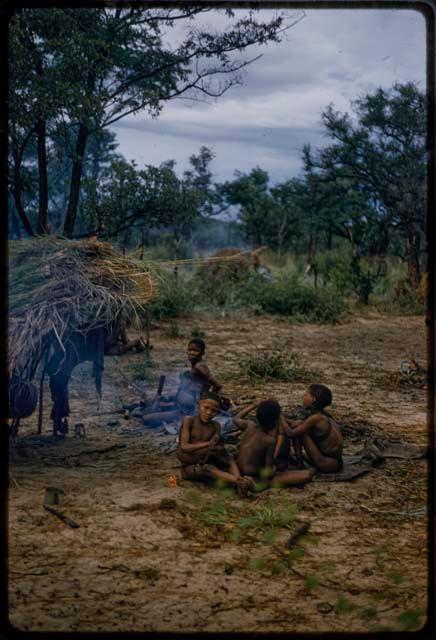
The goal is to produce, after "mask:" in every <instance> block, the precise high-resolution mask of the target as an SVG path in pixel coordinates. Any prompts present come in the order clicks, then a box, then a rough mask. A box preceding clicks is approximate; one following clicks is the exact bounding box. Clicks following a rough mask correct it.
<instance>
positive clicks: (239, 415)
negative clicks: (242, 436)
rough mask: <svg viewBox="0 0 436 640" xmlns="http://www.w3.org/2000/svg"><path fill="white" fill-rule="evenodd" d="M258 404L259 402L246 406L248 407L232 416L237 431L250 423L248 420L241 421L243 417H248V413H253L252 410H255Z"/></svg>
mask: <svg viewBox="0 0 436 640" xmlns="http://www.w3.org/2000/svg"><path fill="white" fill-rule="evenodd" d="M258 404H259V400H258V401H256V402H253V403H252V404H250V405H248V407H245V408H244V409H241V411H238V413H237V414H236V415H235V416H233V423H234V424H235V426H236V427H237V428H238V429H246V428H247V427H248V423H249V422H250V420H243V418H245V416H246V415H248V414H249V413H250V411H253V409H255V408H256V407H257V406H258Z"/></svg>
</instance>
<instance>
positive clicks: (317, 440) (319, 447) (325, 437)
mask: <svg viewBox="0 0 436 640" xmlns="http://www.w3.org/2000/svg"><path fill="white" fill-rule="evenodd" d="M331 402H332V393H331V391H330V389H328V387H326V386H324V385H323V384H312V385H310V387H309V388H308V390H307V391H306V392H305V394H304V396H303V406H304V407H305V408H306V409H307V410H308V412H309V416H308V417H307V418H306V419H305V420H301V421H288V422H287V425H286V427H285V432H286V435H287V436H288V437H290V438H293V439H296V440H300V442H301V445H302V447H303V449H304V451H305V453H306V455H307V458H308V461H309V464H310V465H313V466H314V467H316V469H317V470H318V471H321V472H322V473H336V472H337V471H340V470H341V469H342V449H343V438H342V434H341V432H340V429H339V427H338V425H337V424H336V422H335V421H334V419H333V417H332V416H331V415H330V414H329V413H328V412H327V411H325V407H328V406H329V404H331Z"/></svg>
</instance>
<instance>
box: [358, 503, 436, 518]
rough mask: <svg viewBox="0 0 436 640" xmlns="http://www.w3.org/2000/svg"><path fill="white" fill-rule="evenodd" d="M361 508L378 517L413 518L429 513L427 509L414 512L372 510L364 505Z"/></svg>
mask: <svg viewBox="0 0 436 640" xmlns="http://www.w3.org/2000/svg"><path fill="white" fill-rule="evenodd" d="M360 506H361V507H362V509H365V511H368V512H369V513H375V514H377V515H383V516H394V515H398V516H404V517H405V518H407V517H409V518H413V517H417V516H424V515H425V514H426V513H427V507H420V508H419V509H415V510H412V511H380V510H378V509H370V508H369V507H367V506H365V505H364V504H361V505H360Z"/></svg>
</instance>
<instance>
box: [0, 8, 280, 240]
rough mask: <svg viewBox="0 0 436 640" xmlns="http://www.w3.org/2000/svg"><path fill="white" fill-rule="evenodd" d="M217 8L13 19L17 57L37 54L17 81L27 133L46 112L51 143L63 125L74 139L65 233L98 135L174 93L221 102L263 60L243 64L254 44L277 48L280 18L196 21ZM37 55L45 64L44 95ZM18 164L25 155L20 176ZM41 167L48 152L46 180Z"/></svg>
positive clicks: (29, 14) (26, 14) (52, 13)
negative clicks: (181, 29)
mask: <svg viewBox="0 0 436 640" xmlns="http://www.w3.org/2000/svg"><path fill="white" fill-rule="evenodd" d="M210 10H211V9H210V8H206V7H201V6H195V7H191V6H189V5H180V6H179V7H177V8H169V9H165V8H160V9H141V8H139V9H138V8H125V9H121V8H117V9H115V10H112V9H50V10H49V11H47V10H44V9H23V10H21V12H19V13H18V14H17V16H15V18H14V19H13V21H12V23H11V33H12V43H14V45H15V46H14V50H13V51H12V56H13V57H14V58H15V56H16V55H17V54H20V60H25V59H26V58H27V59H29V58H28V57H27V56H28V53H29V52H32V55H33V58H30V60H31V74H30V77H29V78H27V77H26V74H24V73H22V69H20V70H19V69H18V67H17V69H16V73H15V77H14V92H15V98H16V101H18V100H19V96H20V94H21V93H22V92H23V89H22V86H21V85H22V83H23V82H24V81H25V82H24V84H25V87H26V91H27V92H28V93H29V95H30V96H31V98H32V99H31V100H30V101H29V104H30V105H31V107H30V109H29V113H28V114H27V115H28V117H29V123H28V127H27V129H26V133H25V135H24V136H23V137H24V138H25V137H31V136H32V135H34V131H33V128H34V127H36V126H37V125H38V122H39V115H40V114H44V118H43V120H44V126H45V127H46V128H45V129H44V138H45V136H46V135H47V132H46V129H47V126H50V125H52V124H54V125H55V126H56V128H59V127H63V129H64V135H65V138H66V139H67V138H68V139H69V140H71V136H72V135H74V140H73V141H72V142H69V144H70V146H71V149H72V166H71V178H70V190H69V197H68V205H67V211H66V216H65V223H64V233H65V235H67V236H72V235H73V232H74V227H75V223H76V216H77V207H78V203H79V197H80V189H81V181H82V177H83V167H84V159H85V153H86V146H87V143H88V140H89V137H90V135H91V134H92V133H95V132H96V131H99V130H101V129H103V128H104V127H108V126H109V125H111V124H114V123H115V122H117V121H119V120H120V119H121V118H124V117H125V116H127V115H129V114H134V113H138V112H139V111H142V110H145V111H147V112H148V113H149V114H150V115H152V116H154V117H156V116H157V115H158V114H159V113H160V111H161V109H162V108H163V105H164V104H165V102H166V101H168V100H171V99H173V98H175V97H180V96H182V95H186V96H190V97H193V96H195V94H199V93H200V94H204V95H207V96H211V97H219V96H221V95H222V94H223V93H224V92H225V91H227V90H228V89H229V88H230V87H232V86H234V85H235V84H238V83H240V82H241V79H242V71H243V69H244V68H245V67H246V66H247V65H248V64H250V63H251V62H253V61H254V60H256V59H257V57H258V56H257V57H254V58H252V59H244V58H242V57H241V55H240V54H241V52H243V51H245V50H246V49H247V48H248V47H250V46H251V45H254V44H266V43H268V42H278V41H279V39H280V33H281V31H282V30H283V29H284V28H286V27H284V18H283V16H282V15H277V16H276V17H275V18H274V19H272V20H271V21H270V22H268V23H263V22H260V21H257V20H256V19H255V12H254V11H249V12H247V13H246V14H245V15H244V17H242V18H236V17H235V14H234V13H233V12H232V11H231V10H229V9H227V10H225V14H226V15H227V17H228V19H229V26H228V28H224V29H223V30H222V31H210V30H202V29H201V28H198V27H197V26H196V25H195V22H193V18H194V17H196V16H199V15H200V14H203V13H205V12H207V11H210ZM183 20H185V21H186V24H187V25H190V26H189V28H188V29H187V31H186V33H185V36H184V38H183V39H182V40H181V41H180V42H179V43H177V41H176V39H174V40H173V42H174V44H173V46H170V45H169V44H168V32H169V31H171V30H172V29H173V28H175V27H176V26H177V25H178V24H179V23H180V22H181V21H183ZM290 26H291V25H290ZM23 33H25V34H26V37H25V38H24V37H23ZM17 42H20V47H21V48H19V47H18V45H17ZM37 59H38V60H39V59H40V60H42V61H43V74H42V76H41V78H42V79H41V82H40V84H39V85H38V90H37V82H36V78H37V76H38V72H37V62H36V60H37ZM23 64H24V65H25V63H23ZM23 64H22V66H23ZM48 103H50V108H48V107H47V104H48ZM41 105H44V108H42V106H41ZM46 107H47V108H46ZM42 134H43V131H42V129H41V137H42ZM41 149H42V147H41ZM18 151H19V150H18ZM19 160H20V157H19V154H18V156H17V162H16V170H17V175H18V176H19V171H20V165H19ZM43 164H44V163H43V158H42V156H41V165H40V176H41V172H42V171H43ZM18 195H19V194H18ZM17 209H18V204H17ZM18 210H19V209H18ZM19 213H20V210H19ZM20 216H21V213H20ZM22 219H23V221H24V218H22ZM23 224H24V222H23Z"/></svg>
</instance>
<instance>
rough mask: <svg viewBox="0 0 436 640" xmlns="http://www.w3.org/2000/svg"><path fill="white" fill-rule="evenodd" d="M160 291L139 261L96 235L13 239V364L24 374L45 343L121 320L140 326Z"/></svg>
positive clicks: (39, 354) (10, 248)
mask: <svg viewBox="0 0 436 640" xmlns="http://www.w3.org/2000/svg"><path fill="white" fill-rule="evenodd" d="M156 293H157V280H156V277H155V276H154V274H153V273H151V272H150V270H149V269H148V268H147V267H146V266H144V265H143V264H142V263H141V262H139V261H137V260H134V259H132V258H130V257H127V256H122V255H121V254H119V253H118V252H117V251H115V250H114V249H113V248H112V247H111V246H110V245H109V244H107V243H104V242H100V241H98V240H95V239H92V240H66V239H62V238H53V237H44V238H32V239H29V240H16V241H11V242H10V243H9V295H8V302H9V365H10V371H11V372H15V373H17V374H18V375H22V376H25V374H26V370H27V368H28V367H31V368H33V365H34V364H35V363H37V362H39V360H40V358H41V355H42V353H43V351H44V348H45V345H46V344H47V341H48V340H49V339H50V338H56V339H57V340H58V341H59V343H60V344H61V345H62V339H63V337H64V336H65V335H66V334H67V333H70V332H73V331H80V332H82V333H84V334H86V333H88V332H90V331H91V330H94V329H98V328H104V327H111V326H112V325H113V323H114V322H116V321H119V320H122V321H125V322H126V323H127V324H128V325H129V326H136V327H137V328H140V326H141V320H140V314H141V312H143V311H144V310H145V307H146V306H147V304H148V303H149V301H150V300H151V299H152V298H153V297H154V296H155V295H156Z"/></svg>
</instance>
